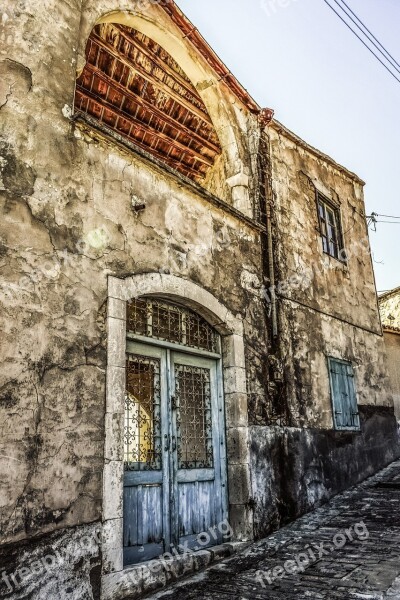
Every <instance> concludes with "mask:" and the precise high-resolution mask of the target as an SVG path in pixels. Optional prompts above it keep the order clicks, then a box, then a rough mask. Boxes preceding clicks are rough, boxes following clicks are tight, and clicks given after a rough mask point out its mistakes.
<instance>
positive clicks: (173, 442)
mask: <svg viewBox="0 0 400 600" xmlns="http://www.w3.org/2000/svg"><path fill="white" fill-rule="evenodd" d="M175 450H176V437H175V436H174V435H173V436H172V452H175Z"/></svg>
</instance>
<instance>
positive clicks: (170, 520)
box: [123, 297, 227, 565]
mask: <svg viewBox="0 0 400 600" xmlns="http://www.w3.org/2000/svg"><path fill="white" fill-rule="evenodd" d="M126 350H127V356H126V395H125V423H124V501H123V510H124V516H123V538H124V541H123V546H124V565H130V564H136V563H139V562H143V561H146V560H150V559H153V558H155V557H158V556H161V555H162V554H164V553H166V552H170V551H171V550H172V551H173V552H175V551H176V550H177V551H178V552H182V551H186V550H187V549H191V550H199V549H202V548H207V547H210V546H213V545H217V544H220V543H221V542H222V541H224V540H225V541H226V535H223V534H226V529H225V530H224V529H223V528H222V527H221V523H223V522H224V521H225V520H226V519H227V485H226V460H225V418H224V404H223V387H222V367H221V340H220V336H219V334H218V333H217V332H216V330H215V329H214V328H213V327H212V326H211V325H210V324H209V323H208V322H207V321H206V320H205V319H203V318H202V317H201V316H199V315H198V314H197V313H195V312H193V311H192V310H190V309H188V308H186V307H184V306H181V305H179V304H176V303H174V304H172V303H170V302H166V301H165V300H162V299H159V298H153V297H152V298H134V299H133V300H132V301H130V302H129V303H128V305H127V346H126Z"/></svg>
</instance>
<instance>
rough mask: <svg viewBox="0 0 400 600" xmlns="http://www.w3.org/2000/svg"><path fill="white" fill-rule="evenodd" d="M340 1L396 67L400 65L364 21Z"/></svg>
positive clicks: (342, 0)
mask: <svg viewBox="0 0 400 600" xmlns="http://www.w3.org/2000/svg"><path fill="white" fill-rule="evenodd" d="M341 2H342V4H344V5H345V6H346V8H348V10H349V11H350V12H351V14H352V15H353V16H354V17H355V18H356V19H357V21H358V22H359V23H360V24H361V25H362V26H363V27H364V29H365V30H366V31H367V32H368V33H369V34H370V35H371V37H373V38H374V40H375V41H376V42H377V44H378V45H379V46H380V47H381V48H382V50H383V51H384V52H385V54H387V55H388V57H389V58H391V59H392V60H393V62H395V63H396V65H397V66H398V67H400V64H399V63H398V62H397V60H396V59H395V58H394V57H393V56H392V55H391V54H390V52H388V51H387V50H386V48H385V46H383V45H382V44H381V43H380V41H379V40H378V39H377V38H376V37H375V36H374V34H373V33H372V31H370V30H369V29H368V27H367V26H366V25H365V23H363V22H362V21H361V19H359V18H358V17H357V15H356V13H355V12H353V11H352V10H351V8H350V6H349V5H348V4H346V2H345V1H344V0H341Z"/></svg>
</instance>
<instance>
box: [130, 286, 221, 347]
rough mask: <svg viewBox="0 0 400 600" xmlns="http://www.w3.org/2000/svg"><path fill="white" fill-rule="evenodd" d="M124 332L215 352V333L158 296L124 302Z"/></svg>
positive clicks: (209, 327)
mask: <svg viewBox="0 0 400 600" xmlns="http://www.w3.org/2000/svg"><path fill="white" fill-rule="evenodd" d="M127 329H128V333H134V334H137V335H143V336H145V337H150V338H155V339H158V340H163V341H166V342H172V343H175V344H180V345H182V346H188V347H190V348H199V349H201V350H208V351H209V352H218V351H219V349H218V339H219V338H218V334H217V333H216V331H215V330H214V329H213V328H212V327H211V325H209V324H208V323H207V321H205V320H204V319H203V318H202V317H200V316H199V315H197V314H196V313H194V312H192V311H191V310H189V309H187V308H184V307H181V306H177V305H175V304H169V303H167V302H164V301H160V300H152V299H147V298H141V299H136V298H135V299H134V300H132V301H131V302H129V303H128V305H127Z"/></svg>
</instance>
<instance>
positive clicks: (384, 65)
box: [324, 0, 400, 83]
mask: <svg viewBox="0 0 400 600" xmlns="http://www.w3.org/2000/svg"><path fill="white" fill-rule="evenodd" d="M335 1H336V0H334V2H335ZM324 2H325V4H326V5H327V6H329V8H330V9H331V10H333V12H334V13H335V14H336V15H337V16H338V17H339V19H340V20H341V21H342V22H343V23H344V24H345V25H346V27H348V28H349V29H350V31H351V32H352V33H354V35H355V36H356V37H357V38H358V39H359V40H360V42H361V43H362V44H363V45H364V46H365V47H366V48H367V50H369V51H370V52H371V54H372V55H373V56H374V57H375V58H376V60H378V61H379V62H380V63H381V65H382V66H383V67H385V69H386V71H388V73H390V75H391V76H392V77H394V79H395V80H396V81H398V83H400V79H399V78H398V77H397V76H396V75H395V74H394V73H393V72H392V71H391V70H390V69H389V67H388V66H387V65H386V64H385V63H384V62H383V60H381V59H380V58H379V56H378V55H377V54H375V52H374V50H373V49H372V48H371V47H370V46H368V44H367V43H366V42H365V41H364V40H363V39H362V38H361V37H360V36H359V35H358V33H357V32H356V31H354V29H353V28H352V26H351V25H350V23H348V22H347V21H346V20H345V19H344V18H343V17H342V15H341V14H340V13H338V11H337V10H336V9H335V8H334V7H333V6H332V5H331V4H329V2H328V0H324ZM341 8H342V10H343V12H344V13H345V14H346V15H347V16H349V15H348V14H347V12H346V11H345V10H344V8H343V7H341ZM363 33H364V32H363ZM364 35H365V36H366V37H367V39H368V41H370V42H371V40H370V38H369V37H368V36H367V34H365V33H364Z"/></svg>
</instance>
